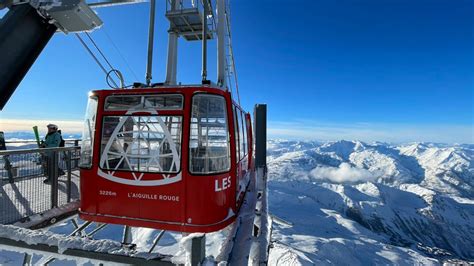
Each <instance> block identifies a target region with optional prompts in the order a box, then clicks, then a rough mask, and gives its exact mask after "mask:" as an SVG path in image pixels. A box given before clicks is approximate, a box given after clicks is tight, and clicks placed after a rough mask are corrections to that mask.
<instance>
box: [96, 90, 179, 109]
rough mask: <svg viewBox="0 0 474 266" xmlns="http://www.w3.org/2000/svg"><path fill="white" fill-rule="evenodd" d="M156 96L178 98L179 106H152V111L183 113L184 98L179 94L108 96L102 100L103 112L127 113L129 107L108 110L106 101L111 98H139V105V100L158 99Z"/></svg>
mask: <svg viewBox="0 0 474 266" xmlns="http://www.w3.org/2000/svg"><path fill="white" fill-rule="evenodd" d="M158 96H179V97H180V98H181V106H180V107H179V108H158V107H156V106H153V107H151V108H153V109H154V110H157V111H183V110H184V104H185V101H184V100H185V99H184V98H185V97H184V95H183V94H181V93H165V92H164V93H156V94H111V95H108V96H106V97H105V99H104V106H103V108H102V109H103V111H104V112H126V111H129V110H130V108H131V107H132V106H130V107H128V108H127V109H125V108H123V109H108V108H107V100H108V99H109V98H112V97H139V98H140V104H141V103H142V102H141V99H146V97H158Z"/></svg>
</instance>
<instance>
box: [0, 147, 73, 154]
mask: <svg viewBox="0 0 474 266" xmlns="http://www.w3.org/2000/svg"><path fill="white" fill-rule="evenodd" d="M80 149H81V147H79V146H73V147H57V148H36V149H20V150H10V151H0V156H6V155H13V154H25V153H38V152H40V153H43V152H47V151H50V152H54V151H73V150H80Z"/></svg>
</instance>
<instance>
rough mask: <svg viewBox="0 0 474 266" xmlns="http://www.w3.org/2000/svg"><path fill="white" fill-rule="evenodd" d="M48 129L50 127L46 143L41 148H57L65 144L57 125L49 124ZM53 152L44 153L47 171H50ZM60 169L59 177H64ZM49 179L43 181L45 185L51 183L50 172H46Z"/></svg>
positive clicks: (45, 138)
mask: <svg viewBox="0 0 474 266" xmlns="http://www.w3.org/2000/svg"><path fill="white" fill-rule="evenodd" d="M46 127H48V134H46V136H45V137H44V141H42V142H41V146H40V147H41V148H57V147H60V146H61V143H62V142H63V140H62V139H63V138H62V136H61V133H59V132H58V126H57V125H55V124H49V125H47V126H46ZM53 155H54V153H53V152H45V153H44V158H43V159H44V162H46V165H47V167H46V169H49V166H48V164H49V158H50V156H53ZM56 167H58V169H59V170H58V172H59V175H63V174H64V171H63V170H62V169H61V168H59V166H56ZM45 172H46V176H47V178H46V179H45V180H44V181H43V183H49V182H50V181H51V177H50V176H49V175H48V172H49V171H47V170H46V171H45Z"/></svg>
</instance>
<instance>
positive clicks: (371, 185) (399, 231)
mask: <svg viewBox="0 0 474 266" xmlns="http://www.w3.org/2000/svg"><path fill="white" fill-rule="evenodd" d="M267 158H268V169H269V193H268V195H269V206H270V212H271V213H272V214H273V215H274V216H275V218H274V223H273V235H272V237H273V241H274V244H273V248H272V249H271V252H270V264H271V265H282V264H285V265H295V264H296V265H297V264H303V265H305V264H308V265H311V264H318V265H319V264H336V265H341V264H342V265H347V264H350V265H367V264H440V263H443V262H446V261H450V262H456V260H464V261H471V262H472V261H474V222H473V221H474V190H473V186H474V146H473V145H450V146H448V145H441V144H433V143H412V144H405V145H389V144H384V143H373V144H367V143H363V142H358V141H337V142H326V143H319V142H298V141H283V140H271V141H269V147H268V157H267Z"/></svg>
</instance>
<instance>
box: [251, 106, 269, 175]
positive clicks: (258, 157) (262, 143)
mask: <svg viewBox="0 0 474 266" xmlns="http://www.w3.org/2000/svg"><path fill="white" fill-rule="evenodd" d="M254 119H255V130H254V132H255V167H257V168H258V167H263V168H264V169H265V168H266V166H267V105H266V104H257V105H255V111H254Z"/></svg>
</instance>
